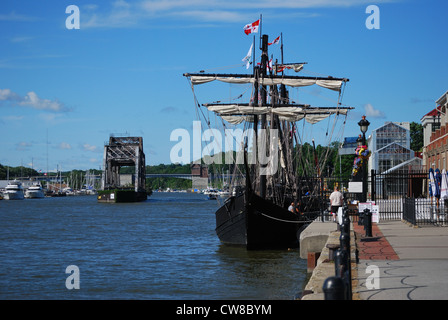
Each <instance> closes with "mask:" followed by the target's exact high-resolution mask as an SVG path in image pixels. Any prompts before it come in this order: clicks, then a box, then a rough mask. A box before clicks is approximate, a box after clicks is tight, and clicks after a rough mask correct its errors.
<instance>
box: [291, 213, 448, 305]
mask: <svg viewBox="0 0 448 320" xmlns="http://www.w3.org/2000/svg"><path fill="white" fill-rule="evenodd" d="M309 228H310V229H309V230H308V232H307V231H306V230H305V231H304V232H303V234H302V235H301V239H300V240H301V241H300V242H301V245H302V243H303V244H304V248H303V252H302V249H301V256H302V254H304V253H305V252H306V250H315V248H316V247H315V246H317V245H318V243H319V244H322V243H323V240H322V239H324V238H326V239H327V240H326V241H325V243H324V244H323V245H322V248H321V250H320V256H319V258H318V259H317V261H316V266H315V268H314V270H313V271H312V275H311V277H310V279H309V281H308V284H307V286H306V287H305V290H304V292H303V296H302V300H324V293H323V290H322V286H323V283H324V281H325V280H326V279H327V278H328V277H330V276H334V263H333V262H329V261H328V258H329V249H328V247H331V244H336V243H338V242H339V235H340V232H339V231H336V223H333V222H319V221H315V222H313V223H312V224H311V225H310V226H309ZM350 230H351V235H352V236H351V239H352V241H351V247H352V248H351V258H352V259H351V262H352V263H351V265H352V288H353V289H352V291H353V297H352V298H353V300H445V299H448V279H447V278H446V270H448V258H447V257H448V228H446V227H437V226H425V227H419V228H416V227H413V226H410V225H408V224H407V223H405V222H402V221H383V222H380V223H378V224H376V223H374V224H373V225H372V238H373V239H375V240H374V241H360V240H361V238H362V237H363V236H364V230H363V226H359V225H358V224H357V223H356V222H355V223H353V222H352V223H351V229H350ZM311 243H312V244H313V245H314V247H313V245H311ZM306 248H309V249H306ZM306 253H307V258H309V259H313V258H314V257H315V256H316V252H315V251H307V252H306ZM356 255H357V257H358V259H359V260H358V263H356ZM308 262H309V266H310V263H311V262H312V261H308ZM311 264H312V263H311ZM372 270H373V271H376V272H377V274H378V282H377V283H375V285H372V281H371V280H372V277H371V276H373V275H375V274H374V273H373V271H372Z"/></svg>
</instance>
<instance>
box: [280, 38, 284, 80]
mask: <svg viewBox="0 0 448 320" xmlns="http://www.w3.org/2000/svg"><path fill="white" fill-rule="evenodd" d="M280 51H281V54H282V65H283V32H280ZM283 75H284V69H283V70H282V76H283Z"/></svg>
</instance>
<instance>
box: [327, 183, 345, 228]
mask: <svg viewBox="0 0 448 320" xmlns="http://www.w3.org/2000/svg"><path fill="white" fill-rule="evenodd" d="M343 203H344V196H343V195H342V193H341V192H340V191H339V188H338V186H337V185H335V186H334V191H333V192H332V193H331V194H330V210H331V214H332V215H333V221H334V222H336V215H337V213H338V210H339V208H340V207H342V204H343Z"/></svg>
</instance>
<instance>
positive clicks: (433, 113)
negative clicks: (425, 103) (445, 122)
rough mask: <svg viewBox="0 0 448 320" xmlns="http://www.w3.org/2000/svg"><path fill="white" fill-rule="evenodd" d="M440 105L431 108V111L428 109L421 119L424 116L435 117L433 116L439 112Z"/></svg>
mask: <svg viewBox="0 0 448 320" xmlns="http://www.w3.org/2000/svg"><path fill="white" fill-rule="evenodd" d="M441 108H442V107H441V106H438V107H437V108H434V109H433V110H431V111H429V112H428V113H427V114H425V115H424V116H423V117H422V119H423V118H424V117H435V116H437V115H438V114H437V112H440V110H441Z"/></svg>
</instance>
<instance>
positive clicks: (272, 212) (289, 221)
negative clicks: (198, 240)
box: [216, 193, 306, 250]
mask: <svg viewBox="0 0 448 320" xmlns="http://www.w3.org/2000/svg"><path fill="white" fill-rule="evenodd" d="M305 224H306V222H305V221H301V220H300V217H299V216H296V215H294V214H293V213H292V212H289V211H288V210H287V209H285V208H282V207H279V206H277V205H276V204H274V203H272V202H271V201H269V200H266V199H263V198H260V197H259V196H257V195H255V194H251V195H250V196H249V197H247V200H246V195H245V193H243V194H241V195H239V196H236V197H230V198H229V199H228V200H226V202H225V203H224V205H223V206H222V207H221V208H219V209H218V210H217V211H216V234H217V235H218V238H219V239H220V241H221V242H222V243H224V244H230V245H242V246H246V248H247V249H249V250H253V249H271V248H272V249H274V248H293V247H297V246H298V234H299V231H300V230H301V228H302V227H303V226H304V225H305Z"/></svg>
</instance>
